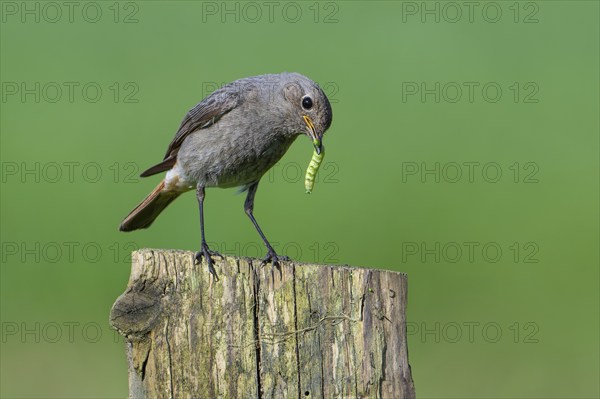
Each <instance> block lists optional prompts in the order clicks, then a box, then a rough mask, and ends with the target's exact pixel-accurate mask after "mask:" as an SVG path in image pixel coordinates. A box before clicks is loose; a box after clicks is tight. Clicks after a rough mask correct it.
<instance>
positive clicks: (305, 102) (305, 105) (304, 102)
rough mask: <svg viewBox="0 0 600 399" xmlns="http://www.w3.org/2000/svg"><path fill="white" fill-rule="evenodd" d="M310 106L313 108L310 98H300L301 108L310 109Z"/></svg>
mask: <svg viewBox="0 0 600 399" xmlns="http://www.w3.org/2000/svg"><path fill="white" fill-rule="evenodd" d="M312 106H313V101H312V98H310V96H304V97H303V98H302V108H304V109H311V108H312Z"/></svg>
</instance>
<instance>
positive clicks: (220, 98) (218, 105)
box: [140, 85, 239, 177]
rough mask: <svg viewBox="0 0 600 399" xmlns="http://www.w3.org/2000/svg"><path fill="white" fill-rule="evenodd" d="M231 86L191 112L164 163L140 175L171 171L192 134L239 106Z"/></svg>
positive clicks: (223, 88) (224, 87)
mask: <svg viewBox="0 0 600 399" xmlns="http://www.w3.org/2000/svg"><path fill="white" fill-rule="evenodd" d="M229 86H230V85H227V86H223V87H222V88H221V89H219V90H217V91H215V92H214V93H213V94H211V95H210V96H208V97H206V98H205V99H204V100H202V101H201V102H200V103H198V104H197V105H196V106H195V107H194V108H192V109H191V110H189V112H188V113H187V114H186V115H185V117H184V118H183V121H182V122H181V125H180V126H179V129H178V130H177V133H176V134H175V137H174V138H173V141H171V144H169V148H168V149H167V153H166V154H165V158H164V159H163V161H162V162H161V163H159V164H157V165H154V166H152V167H151V168H149V169H147V170H145V171H144V172H143V173H142V174H141V175H140V176H141V177H146V176H151V175H154V174H156V173H160V172H164V171H165V170H169V169H171V168H172V167H173V165H175V162H176V161H177V153H178V152H179V148H180V147H181V144H182V143H183V141H184V140H185V138H186V137H187V136H188V135H189V134H190V133H192V132H194V131H196V130H198V129H205V128H207V127H209V126H211V125H214V124H215V123H217V121H218V120H219V119H220V118H221V117H222V116H223V115H225V114H226V113H228V112H229V111H231V110H232V109H234V108H235V107H236V106H237V105H238V103H239V95H238V94H237V91H236V90H231V88H230V87H229Z"/></svg>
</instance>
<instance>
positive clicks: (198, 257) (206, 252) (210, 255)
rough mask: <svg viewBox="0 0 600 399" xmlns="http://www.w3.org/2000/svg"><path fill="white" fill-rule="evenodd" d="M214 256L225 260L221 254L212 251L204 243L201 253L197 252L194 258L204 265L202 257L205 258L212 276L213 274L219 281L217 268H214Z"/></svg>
mask: <svg viewBox="0 0 600 399" xmlns="http://www.w3.org/2000/svg"><path fill="white" fill-rule="evenodd" d="M213 256H216V257H219V258H221V259H224V258H223V255H221V254H220V253H218V252H216V251H211V250H210V249H209V248H208V245H207V244H206V243H205V242H203V243H202V248H200V251H198V252H196V255H195V256H194V258H195V259H196V261H197V262H198V264H202V257H204V258H205V259H206V263H207V264H208V271H209V272H210V274H212V275H213V276H214V278H215V280H217V281H218V280H219V276H218V275H217V271H216V270H215V267H214V261H213V259H212V258H213Z"/></svg>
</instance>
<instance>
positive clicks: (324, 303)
mask: <svg viewBox="0 0 600 399" xmlns="http://www.w3.org/2000/svg"><path fill="white" fill-rule="evenodd" d="M193 256H194V253H193V252H186V251H173V250H150V249H143V250H139V251H136V252H134V253H133V255H132V259H133V264H132V269H131V276H130V279H129V283H128V286H127V289H126V291H125V293H124V294H123V295H121V296H120V297H119V298H118V299H117V301H116V302H115V304H114V305H113V309H112V311H111V315H110V322H111V324H112V326H113V327H114V328H116V329H117V330H118V331H119V332H120V333H121V334H122V335H123V336H124V337H125V338H126V342H127V344H126V345H127V358H128V361H129V390H130V398H264V399H266V398H307V399H308V398H386V399H387V398H412V397H415V390H414V385H413V382H412V377H411V372H410V366H409V364H408V350H407V347H406V319H405V314H406V299H407V296H406V294H407V293H406V289H407V282H406V275H405V274H403V273H397V272H390V271H384V270H372V269H363V268H355V267H348V266H331V265H313V264H299V263H295V262H285V263H284V264H283V265H282V267H281V272H279V271H278V270H277V269H273V268H272V267H271V265H267V266H265V267H261V266H260V261H259V260H256V259H248V258H235V257H225V259H223V260H220V259H218V258H216V259H215V260H216V264H215V268H216V270H217V272H218V273H219V278H220V279H219V280H218V281H215V280H214V279H213V278H212V277H211V276H210V274H209V273H208V271H207V269H206V265H205V264H203V265H201V266H200V265H194V258H193Z"/></svg>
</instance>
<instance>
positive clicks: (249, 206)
mask: <svg viewBox="0 0 600 399" xmlns="http://www.w3.org/2000/svg"><path fill="white" fill-rule="evenodd" d="M257 188H258V182H256V183H252V185H250V187H248V195H247V196H246V201H245V202H244V211H246V214H247V215H248V217H249V218H250V220H251V221H252V224H254V227H256V231H258V234H260V238H262V239H263V241H264V243H265V246H266V247H267V256H266V257H265V259H264V260H263V261H262V263H261V265H265V264H267V262H272V263H273V265H274V266H276V267H277V268H278V269H280V264H279V262H280V261H288V260H290V258H288V257H287V256H279V255H277V253H275V250H274V249H273V247H272V246H271V244H269V241H268V240H267V237H265V234H264V233H263V232H262V230H261V229H260V226H259V225H258V223H257V222H256V219H255V218H254V214H253V213H252V211H253V210H254V195H255V194H256V189H257ZM280 270H281V269H280Z"/></svg>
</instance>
